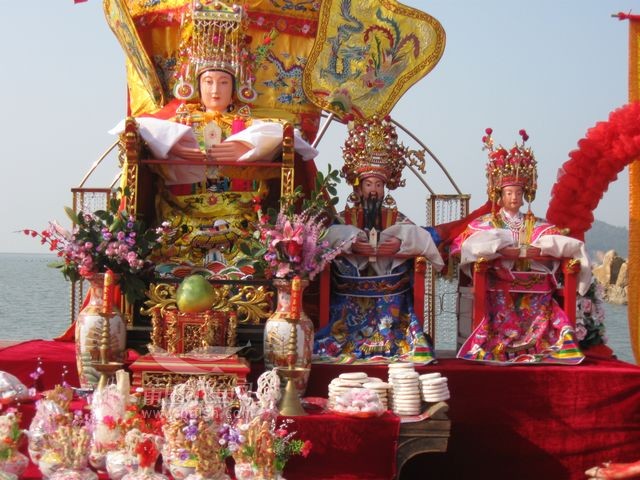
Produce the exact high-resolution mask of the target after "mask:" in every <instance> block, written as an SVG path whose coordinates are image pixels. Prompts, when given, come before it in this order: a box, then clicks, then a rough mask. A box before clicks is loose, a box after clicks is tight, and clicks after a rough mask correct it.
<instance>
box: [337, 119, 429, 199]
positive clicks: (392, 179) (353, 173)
mask: <svg viewBox="0 0 640 480" xmlns="http://www.w3.org/2000/svg"><path fill="white" fill-rule="evenodd" d="M342 153H343V158H344V166H343V167H342V172H341V175H342V177H343V178H345V179H346V181H347V183H349V184H351V185H358V183H359V181H360V180H361V179H363V178H366V177H370V176H376V177H379V178H381V179H382V180H383V181H384V182H385V186H386V188H387V189H389V190H394V189H396V188H398V187H403V186H404V185H405V180H403V179H402V170H403V169H404V167H405V166H406V165H411V166H413V167H416V168H418V169H419V170H420V171H421V172H422V173H424V172H425V161H424V152H422V151H415V150H410V149H408V148H407V147H405V146H404V145H403V144H402V143H400V142H399V141H398V134H397V132H396V128H395V126H394V125H393V123H392V122H391V119H390V118H389V117H384V118H379V117H378V116H376V115H374V116H373V117H371V118H370V119H368V120H361V121H357V122H356V123H355V124H354V125H353V126H352V127H351V128H350V129H349V135H348V137H347V140H346V141H345V143H344V146H343V147H342Z"/></svg>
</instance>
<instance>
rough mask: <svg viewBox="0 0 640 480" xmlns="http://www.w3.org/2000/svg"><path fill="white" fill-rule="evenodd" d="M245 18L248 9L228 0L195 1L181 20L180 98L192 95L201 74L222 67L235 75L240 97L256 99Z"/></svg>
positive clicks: (176, 94) (177, 88) (176, 91)
mask: <svg viewBox="0 0 640 480" xmlns="http://www.w3.org/2000/svg"><path fill="white" fill-rule="evenodd" d="M246 21H247V15H246V11H245V9H244V8H243V7H242V6H241V5H238V4H236V3H232V2H231V1H229V0H192V3H191V9H190V10H189V11H188V12H186V13H185V16H184V18H183V20H182V27H181V43H180V50H179V51H180V63H181V67H180V68H179V69H178V74H177V75H178V82H177V83H176V87H175V89H174V95H175V96H176V97H177V98H179V99H183V100H187V99H189V98H191V97H193V96H194V94H195V88H194V87H193V85H195V84H197V82H198V78H199V76H200V75H201V74H202V73H204V72H206V71H209V70H219V71H223V72H227V73H229V74H230V75H232V76H233V77H234V79H235V83H236V90H237V93H238V97H239V99H240V100H242V101H244V102H251V101H253V100H255V97H256V96H257V94H256V92H255V90H254V89H253V87H252V72H251V62H250V57H251V55H250V53H249V51H248V38H247V36H246V34H245V32H246V29H247V24H246Z"/></svg>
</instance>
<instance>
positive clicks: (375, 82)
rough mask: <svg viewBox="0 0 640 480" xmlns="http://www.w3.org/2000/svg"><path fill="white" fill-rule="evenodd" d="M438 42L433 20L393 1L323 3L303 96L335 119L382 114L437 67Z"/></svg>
mask: <svg viewBox="0 0 640 480" xmlns="http://www.w3.org/2000/svg"><path fill="white" fill-rule="evenodd" d="M444 42H445V34H444V30H443V29H442V26H441V25H440V23H439V22H438V21H437V20H436V19H434V18H433V17H431V16H430V15H428V14H426V13H424V12H421V11H420V10H416V9H413V8H410V7H407V6H405V5H402V4H400V3H398V2H397V1H395V0H358V1H357V2H356V1H354V0H325V1H323V2H322V7H321V10H320V17H319V20H318V34H317V36H316V40H315V43H314V46H313V48H312V50H311V53H310V54H309V59H308V63H307V65H306V67H305V70H304V74H303V87H304V91H305V93H306V94H307V97H309V99H310V100H311V101H312V102H313V103H315V104H316V105H318V106H319V107H321V108H323V109H325V110H329V111H331V112H333V113H335V114H336V115H338V116H339V117H342V116H344V115H347V114H353V115H356V116H361V117H369V116H371V115H374V114H378V115H386V114H387V113H389V111H390V110H391V109H392V108H393V106H394V105H395V103H396V102H397V100H398V99H399V98H400V96H402V94H403V93H404V92H405V91H406V90H407V89H408V88H410V87H411V85H413V84H414V83H415V82H416V81H418V80H419V79H420V78H422V77H423V76H424V75H426V74H427V73H428V72H429V71H430V70H431V69H432V68H433V67H434V66H435V65H436V64H437V62H438V60H439V59H440V57H441V56H442V53H443V52H444Z"/></svg>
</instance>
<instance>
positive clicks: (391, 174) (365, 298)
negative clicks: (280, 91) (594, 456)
mask: <svg viewBox="0 0 640 480" xmlns="http://www.w3.org/2000/svg"><path fill="white" fill-rule="evenodd" d="M343 157H344V166H343V168H342V172H341V174H342V176H343V177H344V178H345V179H346V181H347V182H348V183H349V184H350V185H352V186H353V193H351V194H350V196H349V198H348V200H347V203H348V204H347V207H346V208H345V210H344V211H343V212H342V213H341V221H342V222H343V223H342V224H340V225H332V226H331V227H330V228H329V231H328V235H327V238H328V240H329V242H330V243H331V244H332V245H339V244H342V245H343V249H344V253H345V254H344V255H343V256H342V257H338V258H337V259H336V260H334V261H333V264H332V279H331V280H332V285H331V305H330V314H329V324H328V325H327V326H326V327H325V328H323V329H321V330H320V331H319V332H318V333H317V334H316V337H315V343H314V353H315V360H314V361H328V362H333V361H341V362H344V361H356V362H357V361H368V362H371V361H375V360H379V361H381V362H388V361H392V360H406V361H415V362H419V363H429V362H430V361H432V360H433V359H434V356H433V351H432V348H431V346H430V344H429V342H428V341H427V338H426V336H425V334H424V332H423V330H422V325H421V324H420V322H419V320H418V318H417V317H416V314H415V311H414V309H413V298H412V288H411V282H412V271H413V270H412V262H411V259H412V258H413V257H415V256H424V257H426V258H427V259H428V260H429V261H430V262H432V263H433V265H434V266H435V267H436V268H437V269H440V268H442V266H443V262H442V258H441V257H440V254H439V253H438V250H437V248H436V246H435V244H434V242H433V240H432V238H431V235H430V234H429V233H428V232H427V231H426V230H425V229H423V228H421V227H418V226H416V225H414V224H412V223H411V222H410V221H409V220H408V219H407V218H406V217H405V216H404V215H402V213H400V212H399V211H398V210H397V207H396V203H395V200H394V199H393V198H392V197H391V196H390V195H385V188H386V189H395V188H397V187H399V186H404V184H405V181H404V180H403V179H402V171H403V169H404V167H405V165H407V164H411V165H413V166H418V167H419V168H420V169H421V170H424V160H423V159H422V158H421V157H420V155H418V152H415V151H411V150H409V149H408V148H406V147H405V146H404V145H402V144H401V143H400V142H399V141H398V137H397V133H396V131H395V127H394V126H393V124H392V123H391V121H390V119H388V118H384V119H383V118H378V117H372V118H371V119H369V120H367V121H361V122H358V123H355V125H353V126H352V128H350V130H349V136H348V138H347V140H346V142H345V145H344V147H343Z"/></svg>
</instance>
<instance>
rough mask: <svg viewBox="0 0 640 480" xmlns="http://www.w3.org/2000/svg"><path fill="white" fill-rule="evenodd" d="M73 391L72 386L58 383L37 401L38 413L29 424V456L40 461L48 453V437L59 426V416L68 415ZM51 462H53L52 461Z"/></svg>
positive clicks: (34, 461)
mask: <svg viewBox="0 0 640 480" xmlns="http://www.w3.org/2000/svg"><path fill="white" fill-rule="evenodd" d="M72 397H73V391H72V390H71V387H63V386H61V385H56V387H55V388H54V389H53V390H50V391H48V392H46V393H45V394H44V398H41V399H40V400H38V401H37V402H36V413H35V415H34V416H33V420H31V424H30V425H29V431H28V437H29V456H30V457H31V460H32V461H33V463H38V462H39V461H40V460H41V458H42V457H43V456H45V455H47V454H48V451H47V443H46V442H47V439H48V438H49V436H50V434H51V433H53V432H54V431H55V430H56V428H57V426H58V420H57V419H58V417H62V416H64V415H66V414H67V413H68V411H69V407H70V405H71V399H72ZM50 463H51V462H50Z"/></svg>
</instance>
